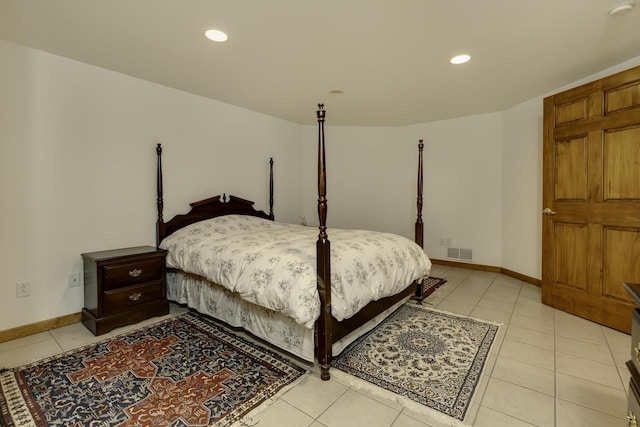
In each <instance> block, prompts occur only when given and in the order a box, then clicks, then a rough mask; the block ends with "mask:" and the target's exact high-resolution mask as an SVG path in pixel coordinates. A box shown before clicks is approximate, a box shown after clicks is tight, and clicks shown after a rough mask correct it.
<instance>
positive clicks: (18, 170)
mask: <svg viewBox="0 0 640 427" xmlns="http://www.w3.org/2000/svg"><path fill="white" fill-rule="evenodd" d="M0 63H2V64H3V66H2V67H0V200H1V203H2V205H1V207H0V211H1V212H2V214H1V217H0V218H1V219H0V227H1V228H0V233H1V236H2V237H1V239H0V330H5V329H9V328H12V327H15V326H19V325H25V324H30V323H34V322H37V321H41V320H45V319H51V318H55V317H58V316H62V315H65V314H69V313H77V312H79V311H80V310H81V308H82V306H83V289H82V287H79V288H72V289H70V288H68V287H67V281H68V275H69V273H71V272H73V271H81V270H82V263H81V258H80V254H81V253H82V252H88V251H95V250H102V249H109V248H118V247H127V246H137V245H154V244H155V220H156V210H155V206H156V190H155V188H156V187H155V164H156V157H155V143H156V142H162V144H163V146H164V158H163V161H164V165H163V166H164V171H165V180H164V190H165V200H164V202H165V214H164V217H165V220H166V219H169V218H171V217H172V216H173V215H175V214H177V213H183V212H186V211H187V210H188V203H189V202H191V201H194V200H200V199H203V198H206V197H210V196H213V195H216V194H221V193H222V192H227V193H228V194H229V193H230V194H237V195H239V196H241V197H244V198H247V199H250V200H255V201H256V207H257V208H258V209H264V210H267V209H268V196H267V191H266V190H267V188H268V158H269V157H270V156H273V157H274V158H275V163H276V170H275V181H276V182H275V187H276V208H275V210H276V216H277V218H279V219H281V220H284V221H296V219H297V218H298V217H299V215H300V212H301V211H300V206H301V204H302V201H301V198H302V185H301V182H300V179H299V177H300V176H301V174H302V172H301V164H300V158H301V157H302V152H301V148H300V141H301V139H302V129H301V127H300V126H299V125H296V124H294V123H291V122H287V121H284V120H280V119H276V118H273V117H269V116H265V115H263V114H259V113H255V112H251V111H248V110H245V109H241V108H237V107H233V106H230V105H226V104H223V103H220V102H217V101H213V100H210V99H206V98H202V97H199V96H195V95H192V94H188V93H185V92H180V91H177V90H173V89H170V88H167V87H163V86H159V85H156V84H153V83H149V82H146V81H142V80H139V79H135V78H131V77H128V76H124V75H121V74H118V73H114V72H111V71H108V70H105V69H101V68H97V67H93V66H90V65H86V64H82V63H78V62H75V61H72V60H68V59H65V58H61V57H58V56H55V55H51V54H47V53H44V52H41V51H37V50H33V49H28V48H24V47H20V46H17V45H14V44H10V43H6V42H2V41H0ZM212 78H215V76H212ZM19 281H30V282H31V296H30V297H28V298H20V299H16V297H15V284H16V282H19Z"/></svg>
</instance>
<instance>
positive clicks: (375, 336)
mask: <svg viewBox="0 0 640 427" xmlns="http://www.w3.org/2000/svg"><path fill="white" fill-rule="evenodd" d="M497 333H498V325H496V324H494V323H492V322H486V321H482V320H477V319H471V318H469V317H464V316H458V315H454V314H450V313H444V312H441V311H437V310H434V309H431V308H426V307H424V306H418V305H416V304H415V303H413V302H408V303H406V304H404V305H403V306H402V307H400V308H399V309H398V310H397V311H396V312H394V313H393V314H392V315H391V316H389V318H387V319H386V320H385V321H384V322H382V323H381V324H380V325H379V326H378V327H376V328H375V329H373V330H372V331H370V332H369V333H368V334H366V335H364V336H363V337H361V338H360V339H358V340H356V341H355V342H353V343H352V344H351V345H349V346H348V347H347V348H346V349H345V350H344V351H343V352H342V353H341V354H340V355H339V356H337V357H335V358H334V359H333V360H332V362H331V366H332V367H333V368H335V369H334V370H332V375H333V376H334V377H335V378H337V379H339V380H341V381H346V382H347V383H348V384H350V385H352V386H354V387H355V388H361V389H363V390H366V391H368V392H371V393H373V394H378V395H380V396H383V397H386V398H389V399H392V400H395V401H397V402H399V403H400V404H402V405H403V406H405V407H407V408H409V409H412V410H414V411H417V412H420V413H423V414H425V415H427V416H429V417H430V418H431V420H430V421H432V422H438V423H440V424H439V425H441V424H444V425H451V426H457V425H462V424H463V422H464V419H465V415H466V414H467V411H468V409H469V407H470V405H471V401H472V398H473V395H474V392H475V390H476V388H477V386H478V383H479V381H480V377H481V374H482V372H483V368H484V367H485V365H486V362H487V359H488V356H489V351H490V349H491V346H492V344H493V341H494V338H495V336H496V334H497ZM426 422H427V423H429V420H427V421H426Z"/></svg>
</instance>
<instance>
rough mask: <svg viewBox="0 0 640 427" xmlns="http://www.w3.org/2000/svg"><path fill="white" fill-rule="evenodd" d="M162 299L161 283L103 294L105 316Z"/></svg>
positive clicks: (146, 284)
mask: <svg viewBox="0 0 640 427" xmlns="http://www.w3.org/2000/svg"><path fill="white" fill-rule="evenodd" d="M161 298H162V282H160V281H155V282H148V283H142V284H140V285H133V286H128V287H126V288H120V289H115V290H110V291H106V292H105V293H104V310H105V314H113V313H117V312H120V311H124V310H129V309H131V308H132V307H135V306H138V305H142V304H145V303H147V302H151V301H156V300H160V299H161Z"/></svg>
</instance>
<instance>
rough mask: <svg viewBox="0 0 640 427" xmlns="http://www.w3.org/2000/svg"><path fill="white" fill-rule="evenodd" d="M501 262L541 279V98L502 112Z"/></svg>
mask: <svg viewBox="0 0 640 427" xmlns="http://www.w3.org/2000/svg"><path fill="white" fill-rule="evenodd" d="M502 121H503V124H504V126H503V130H502V135H503V136H502V140H503V153H502V158H503V167H502V169H503V174H502V195H501V197H502V201H501V209H502V233H501V235H502V242H501V247H502V261H501V264H500V266H501V267H504V268H506V269H509V270H511V271H515V272H518V273H521V274H524V275H527V276H529V277H534V278H537V279H539V278H541V277H542V275H541V274H542V273H541V266H542V264H541V263H542V219H541V217H542V214H541V212H542V98H536V99H533V100H530V101H527V102H525V103H522V104H520V105H518V106H515V107H513V108H510V109H508V110H505V111H503V113H502Z"/></svg>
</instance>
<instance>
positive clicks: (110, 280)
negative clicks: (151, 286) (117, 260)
mask: <svg viewBox="0 0 640 427" xmlns="http://www.w3.org/2000/svg"><path fill="white" fill-rule="evenodd" d="M163 262H164V259H161V258H156V259H152V260H144V261H137V262H132V263H129V264H122V265H107V266H105V267H104V278H105V281H104V289H105V290H107V289H118V288H122V287H125V286H129V285H134V284H136V283H143V282H148V281H150V280H156V279H158V277H161V275H162V265H163Z"/></svg>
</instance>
